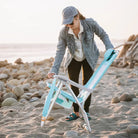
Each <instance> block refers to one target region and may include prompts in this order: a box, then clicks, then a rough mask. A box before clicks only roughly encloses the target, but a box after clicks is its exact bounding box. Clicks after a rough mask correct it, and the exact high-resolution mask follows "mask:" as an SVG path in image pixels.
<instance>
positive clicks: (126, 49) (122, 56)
mask: <svg viewBox="0 0 138 138" xmlns="http://www.w3.org/2000/svg"><path fill="white" fill-rule="evenodd" d="M120 46H121V45H120ZM120 46H118V47H120ZM118 47H116V48H118ZM137 63H138V35H131V36H130V37H129V38H128V40H127V42H126V43H125V44H124V45H123V48H122V49H121V51H120V52H119V54H118V57H117V60H116V61H115V62H114V63H113V65H114V66H117V67H126V66H128V65H129V67H130V68H133V67H134V65H136V64H137Z"/></svg>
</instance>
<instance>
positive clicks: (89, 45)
mask: <svg viewBox="0 0 138 138" xmlns="http://www.w3.org/2000/svg"><path fill="white" fill-rule="evenodd" d="M80 21H81V24H82V26H83V29H84V31H83V33H82V37H81V42H82V48H83V51H84V55H85V58H86V60H87V62H88V63H89V65H90V66H91V68H92V69H93V70H94V69H95V66H96V63H97V60H98V57H99V50H98V48H97V46H96V43H95V41H94V34H96V35H97V36H98V37H99V38H100V39H101V40H102V41H103V43H104V45H105V48H106V50H107V49H109V48H113V45H112V43H111V42H110V40H109V37H108V35H107V34H106V32H105V31H104V30H103V29H102V28H101V27H100V26H99V25H98V24H97V22H96V21H94V20H93V19H92V18H86V19H85V20H80ZM68 29H69V28H68V27H63V28H62V30H61V31H60V34H59V39H58V44H57V50H56V56H55V61H54V64H53V66H52V68H51V70H50V72H54V73H55V74H58V71H59V68H60V65H61V62H62V60H63V57H64V54H65V51H66V48H68V51H67V58H66V61H65V69H67V67H68V65H69V64H70V62H71V60H72V58H73V57H74V52H75V40H74V37H73V35H71V34H68Z"/></svg>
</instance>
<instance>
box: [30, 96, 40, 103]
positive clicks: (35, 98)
mask: <svg viewBox="0 0 138 138" xmlns="http://www.w3.org/2000/svg"><path fill="white" fill-rule="evenodd" d="M38 99H39V98H38V97H32V99H30V102H35V101H37V100H38Z"/></svg>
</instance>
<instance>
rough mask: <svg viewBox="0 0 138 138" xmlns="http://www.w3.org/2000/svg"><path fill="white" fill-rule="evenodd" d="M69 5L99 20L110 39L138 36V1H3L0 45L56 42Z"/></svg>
mask: <svg viewBox="0 0 138 138" xmlns="http://www.w3.org/2000/svg"><path fill="white" fill-rule="evenodd" d="M67 6H75V7H76V8H77V9H78V10H79V11H80V12H81V13H82V14H83V15H84V16H85V17H87V18H93V19H94V20H95V21H97V23H98V24H99V25H100V26H101V27H102V28H103V29H104V30H105V31H106V32H107V34H108V35H109V37H110V39H127V38H128V37H129V36H130V35H132V34H137V33H138V0H0V43H57V41H58V35H59V31H60V29H61V28H62V27H63V25H62V24H61V22H62V10H63V9H64V8H65V7H67Z"/></svg>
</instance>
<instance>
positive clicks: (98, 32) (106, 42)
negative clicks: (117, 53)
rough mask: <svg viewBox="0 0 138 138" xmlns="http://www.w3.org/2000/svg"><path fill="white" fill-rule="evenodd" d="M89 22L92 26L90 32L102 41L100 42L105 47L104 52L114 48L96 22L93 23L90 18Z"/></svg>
mask: <svg viewBox="0 0 138 138" xmlns="http://www.w3.org/2000/svg"><path fill="white" fill-rule="evenodd" d="M89 21H90V22H89V23H90V24H91V26H92V30H93V31H94V33H95V34H96V35H97V36H98V37H99V38H100V39H101V40H102V42H103V43H104V45H105V48H106V50H107V49H110V48H114V47H113V45H112V43H111V41H110V39H109V36H108V34H107V33H106V32H105V31H104V29H103V28H102V27H100V26H99V24H98V23H97V22H96V21H94V20H93V19H92V18H90V19H89Z"/></svg>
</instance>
